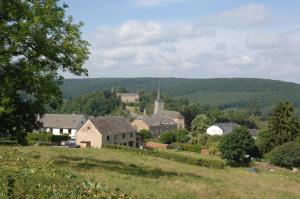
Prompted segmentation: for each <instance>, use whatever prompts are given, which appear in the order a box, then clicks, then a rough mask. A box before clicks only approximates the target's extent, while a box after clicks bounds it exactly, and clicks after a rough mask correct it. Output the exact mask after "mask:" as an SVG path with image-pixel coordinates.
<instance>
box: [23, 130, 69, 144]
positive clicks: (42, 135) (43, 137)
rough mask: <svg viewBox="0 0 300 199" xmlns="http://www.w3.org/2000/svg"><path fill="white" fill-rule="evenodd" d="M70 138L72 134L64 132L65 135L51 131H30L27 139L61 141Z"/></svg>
mask: <svg viewBox="0 0 300 199" xmlns="http://www.w3.org/2000/svg"><path fill="white" fill-rule="evenodd" d="M68 139H70V136H69V135H67V134H63V135H52V134H51V133H46V132H44V133H29V134H28V135H27V140H28V141H29V142H33V141H35V142H38V141H39V142H45V143H47V142H57V143H59V142H61V141H67V140H68Z"/></svg>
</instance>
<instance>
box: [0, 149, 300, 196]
mask: <svg viewBox="0 0 300 199" xmlns="http://www.w3.org/2000/svg"><path fill="white" fill-rule="evenodd" d="M15 148H17V149H18V150H20V151H22V152H24V153H28V154H35V155H36V154H39V156H40V158H41V159H42V160H51V161H52V162H53V164H55V165H57V166H58V167H62V168H64V169H68V170H70V171H71V172H75V173H76V174H78V175H80V176H83V177H84V178H86V179H93V180H95V181H99V182H101V183H104V184H106V185H108V186H111V187H114V188H119V189H120V190H122V192H125V193H128V194H129V195H131V196H135V197H136V198H172V199H173V198H214V199H215V198H259V199H261V198H300V174H299V173H298V174H294V173H292V172H291V171H288V170H283V171H280V172H277V171H275V172H267V171H263V172H259V173H250V172H248V170H247V168H225V169H210V168H202V167H197V166H192V165H187V164H183V163H178V162H174V161H170V160H165V159H161V158H155V157H150V156H146V155H142V154H132V153H130V152H125V151H121V150H111V149H68V148H60V147H33V146H31V147H15ZM2 149H3V148H1V147H0V151H1V150H2Z"/></svg>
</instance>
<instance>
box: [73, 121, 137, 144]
mask: <svg viewBox="0 0 300 199" xmlns="http://www.w3.org/2000/svg"><path fill="white" fill-rule="evenodd" d="M76 143H77V144H78V145H80V146H81V147H83V148H84V147H94V148H102V146H103V145H105V144H116V145H125V146H130V147H139V146H140V144H141V139H140V136H138V135H137V132H136V130H135V129H134V128H133V127H132V126H131V125H130V123H129V121H128V120H127V119H125V118H124V117H119V116H108V117H91V118H89V119H88V120H87V121H86V123H85V124H84V125H83V126H82V127H81V128H80V129H79V130H78V132H77V138H76Z"/></svg>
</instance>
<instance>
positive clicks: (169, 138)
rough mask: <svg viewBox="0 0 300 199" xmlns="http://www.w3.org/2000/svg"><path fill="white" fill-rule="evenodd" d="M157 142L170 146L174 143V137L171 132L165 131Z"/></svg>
mask: <svg viewBox="0 0 300 199" xmlns="http://www.w3.org/2000/svg"><path fill="white" fill-rule="evenodd" d="M159 141H160V142H161V143H163V144H171V143H172V142H176V136H175V134H174V133H173V132H172V131H167V132H164V133H162V134H160V136H159Z"/></svg>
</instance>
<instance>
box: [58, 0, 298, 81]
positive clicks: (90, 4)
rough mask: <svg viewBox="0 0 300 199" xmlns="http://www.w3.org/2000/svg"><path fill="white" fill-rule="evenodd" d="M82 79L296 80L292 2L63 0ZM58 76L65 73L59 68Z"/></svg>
mask: <svg viewBox="0 0 300 199" xmlns="http://www.w3.org/2000/svg"><path fill="white" fill-rule="evenodd" d="M64 2H66V3H67V4H68V5H69V8H68V9H67V14H68V15H72V16H73V18H74V21H75V22H79V21H82V22H84V27H83V28H82V37H83V38H84V39H85V40H87V41H89V43H90V45H91V46H90V57H89V60H88V61H87V62H86V63H85V67H86V68H87V69H88V71H89V77H186V78H218V77H251V78H267V79H277V80H283V81H289V82H297V83H300V23H299V21H300V12H299V10H300V1H298V0H294V1H293V0H287V1H279V0H278V1H277V0H276V1H275V0H260V1H247V0H222V1H220V0H66V1H64ZM65 76H66V77H72V76H70V75H69V74H65Z"/></svg>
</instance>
